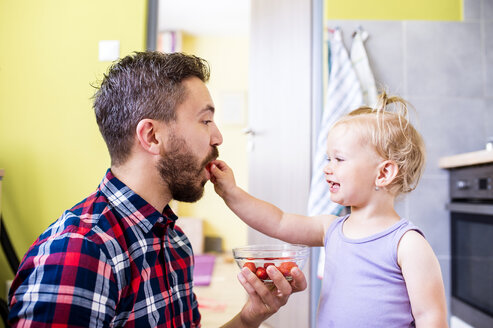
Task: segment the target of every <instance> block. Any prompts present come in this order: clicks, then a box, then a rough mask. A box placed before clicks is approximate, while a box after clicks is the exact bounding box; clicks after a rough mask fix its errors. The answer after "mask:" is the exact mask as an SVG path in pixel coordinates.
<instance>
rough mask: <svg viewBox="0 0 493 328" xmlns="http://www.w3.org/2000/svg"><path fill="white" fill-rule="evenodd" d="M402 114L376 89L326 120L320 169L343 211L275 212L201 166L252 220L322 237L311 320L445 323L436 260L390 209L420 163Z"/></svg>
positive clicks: (424, 327) (219, 168)
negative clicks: (365, 100) (367, 102)
mask: <svg viewBox="0 0 493 328" xmlns="http://www.w3.org/2000/svg"><path fill="white" fill-rule="evenodd" d="M390 104H392V105H390ZM392 109H393V110H392ZM407 116H408V113H407V104H406V102H405V101H404V100H402V99H401V98H399V97H387V95H386V94H385V93H382V95H381V96H380V98H379V104H378V105H377V108H376V109H372V108H369V107H361V108H359V109H356V110H354V111H353V112H351V113H349V114H348V115H346V116H345V117H343V118H341V119H340V120H339V121H338V122H337V123H336V124H335V125H334V126H333V128H332V129H331V131H330V133H329V135H328V139H327V166H326V167H325V169H324V174H325V178H326V180H327V183H328V184H329V187H330V188H329V189H330V193H331V199H332V201H334V202H336V203H338V204H341V205H344V206H349V207H350V209H351V211H350V214H349V215H346V216H344V217H335V216H332V215H320V216H314V217H307V216H303V215H296V214H288V213H284V212H283V211H281V210H280V209H279V208H277V207H275V206H274V205H272V204H269V203H267V202H264V201H262V200H259V199H256V198H254V197H253V196H251V195H249V194H248V193H246V192H245V191H243V190H242V189H240V188H239V187H237V186H236V183H235V180H234V176H233V172H232V171H231V169H230V168H229V167H228V166H227V165H226V164H225V163H224V162H222V161H215V162H214V164H213V165H212V166H211V168H210V170H211V174H212V176H213V177H212V179H211V180H212V182H213V183H214V188H215V190H216V192H217V193H218V194H219V195H220V196H221V197H222V198H223V199H224V201H225V202H226V204H227V205H228V206H229V208H230V209H231V210H232V211H233V212H234V213H235V214H236V215H238V216H239V217H240V218H241V219H242V220H243V221H245V222H246V223H247V224H248V225H250V226H251V227H252V228H254V229H256V230H258V231H261V232H263V233H265V234H267V235H269V236H271V237H274V238H278V239H281V240H283V241H285V242H289V243H295V244H306V245H309V246H324V247H325V253H326V259H325V269H324V280H323V284H322V293H321V297H320V304H319V310H318V319H317V327H337V328H345V327H347V328H356V327H378V328H382V327H406V328H407V327H419V328H433V327H440V328H442V327H447V318H446V303H445V294H444V287H443V282H442V276H441V272H440V266H439V264H438V260H437V258H436V256H435V254H434V253H433V250H432V249H431V247H430V245H429V244H428V242H427V241H426V240H425V238H424V237H423V234H422V232H421V231H420V230H419V228H418V227H416V226H415V225H413V224H412V223H411V222H409V221H408V220H406V219H403V218H401V217H399V215H398V214H397V213H396V211H395V209H394V201H395V199H396V197H397V196H398V195H399V194H402V193H407V192H410V191H411V190H413V189H414V188H415V187H416V184H417V182H418V180H419V178H420V176H421V173H422V170H423V167H424V158H425V149H424V144H423V140H422V138H421V136H420V135H419V133H418V132H417V131H416V130H415V129H414V127H413V126H412V125H411V124H410V123H409V122H408V120H407V119H406V117H407Z"/></svg>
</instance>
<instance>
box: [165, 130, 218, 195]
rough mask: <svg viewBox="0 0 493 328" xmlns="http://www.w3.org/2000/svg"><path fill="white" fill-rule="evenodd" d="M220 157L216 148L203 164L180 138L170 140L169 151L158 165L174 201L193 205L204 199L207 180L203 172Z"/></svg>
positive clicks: (213, 148) (214, 147)
mask: <svg viewBox="0 0 493 328" xmlns="http://www.w3.org/2000/svg"><path fill="white" fill-rule="evenodd" d="M218 156H219V152H218V150H217V147H216V146H212V150H211V152H210V154H209V155H208V156H207V157H206V158H205V159H204V160H203V161H202V162H201V161H200V159H199V158H197V156H195V155H194V154H193V153H192V152H191V151H190V149H189V148H188V146H187V144H186V141H185V140H184V139H180V138H173V139H172V140H170V144H169V150H168V151H167V152H166V154H165V155H164V156H162V157H161V159H160V160H159V163H158V170H159V174H160V175H161V178H162V179H163V181H164V182H165V183H166V184H167V186H168V188H169V191H170V192H171V196H172V197H173V199H175V200H178V201H181V202H187V203H193V202H196V201H198V200H199V199H200V198H202V196H203V194H204V185H205V184H206V182H207V179H204V178H203V177H202V172H203V170H204V169H205V167H206V166H207V164H208V163H209V162H211V161H213V160H215V159H216V158H217V157H218Z"/></svg>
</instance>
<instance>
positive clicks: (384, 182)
mask: <svg viewBox="0 0 493 328" xmlns="http://www.w3.org/2000/svg"><path fill="white" fill-rule="evenodd" d="M398 172H399V168H398V167H397V164H396V163H395V162H394V161H390V160H386V161H383V162H382V163H380V165H379V166H378V175H377V179H376V180H375V186H376V187H379V188H382V187H386V186H388V185H389V184H390V183H391V182H392V181H393V180H394V178H395V177H396V176H397V173H398Z"/></svg>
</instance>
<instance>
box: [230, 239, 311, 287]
mask: <svg viewBox="0 0 493 328" xmlns="http://www.w3.org/2000/svg"><path fill="white" fill-rule="evenodd" d="M309 254H310V248H309V247H308V246H305V245H292V244H278V245H249V246H244V247H237V248H233V257H234V259H235V261H236V264H238V266H239V267H240V269H242V268H243V267H248V268H249V269H250V270H251V271H252V272H253V273H255V274H256V275H257V277H258V278H259V279H261V280H263V281H264V283H272V280H271V279H270V278H269V276H268V275H267V272H266V271H265V269H267V267H268V266H269V265H275V266H276V267H277V268H278V269H279V271H281V273H282V274H283V275H284V277H286V279H287V280H288V281H290V280H292V277H291V274H290V271H291V269H292V268H293V267H294V266H297V267H298V268H300V270H302V269H303V266H304V265H305V263H306V260H307V259H308V255H309Z"/></svg>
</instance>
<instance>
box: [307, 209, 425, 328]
mask: <svg viewBox="0 0 493 328" xmlns="http://www.w3.org/2000/svg"><path fill="white" fill-rule="evenodd" d="M347 218H348V216H345V217H340V218H337V219H336V220H335V221H334V222H333V223H332V224H331V225H330V227H329V229H328V230H327V233H326V234H325V268H324V279H323V282H322V292H321V296H320V304H319V309H318V318H317V328H325V327H337V328H356V327H357V328H360V327H365V328H371V327H375V328H382V327H392V328H397V327H399V328H400V327H402V328H404V327H405V328H409V327H414V326H415V325H414V318H413V316H412V313H411V304H410V302H409V296H408V293H407V289H406V284H405V281H404V277H403V276H402V272H401V269H400V267H399V265H398V264H397V245H398V243H399V241H400V239H401V237H402V236H403V235H404V233H406V232H407V231H409V230H416V231H417V232H419V233H420V234H423V233H422V232H421V231H420V230H419V229H418V228H417V227H416V226H415V225H413V224H412V223H411V222H409V221H408V220H405V219H401V220H400V221H399V222H397V223H396V224H394V225H393V226H391V227H390V228H388V229H386V230H384V231H382V232H380V233H377V234H375V235H372V236H369V237H366V238H362V239H349V238H346V237H345V236H344V235H343V232H342V225H343V223H344V221H345V220H346V219H347Z"/></svg>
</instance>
